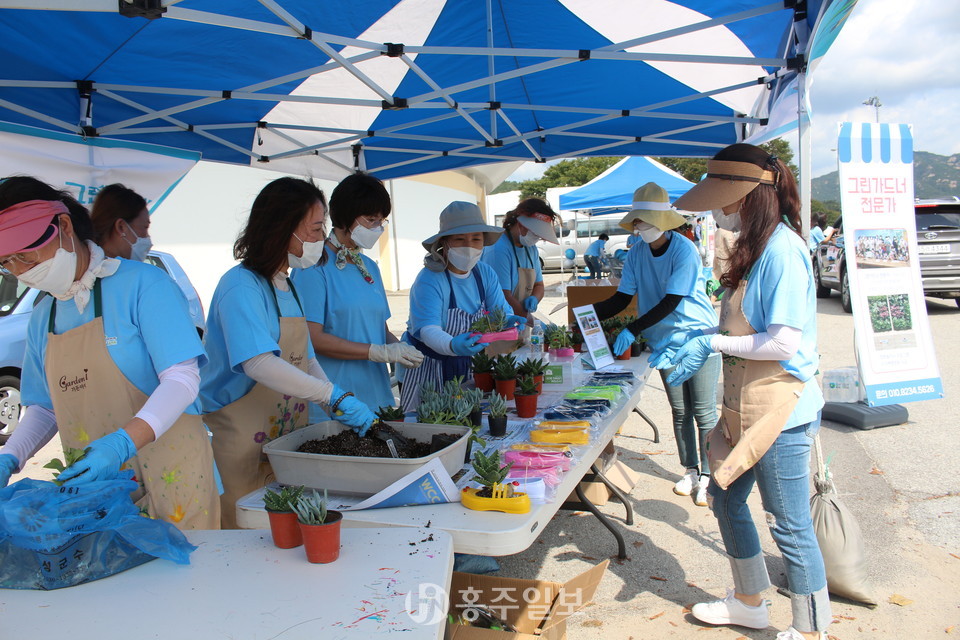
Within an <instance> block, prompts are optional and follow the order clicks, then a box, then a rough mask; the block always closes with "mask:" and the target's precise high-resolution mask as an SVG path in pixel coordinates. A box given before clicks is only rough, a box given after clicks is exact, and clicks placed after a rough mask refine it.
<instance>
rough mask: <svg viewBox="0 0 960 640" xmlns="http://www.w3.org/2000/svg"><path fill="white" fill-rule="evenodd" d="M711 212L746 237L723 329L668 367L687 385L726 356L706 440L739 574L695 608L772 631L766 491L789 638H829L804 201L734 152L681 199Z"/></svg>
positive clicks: (758, 161) (763, 156) (713, 164)
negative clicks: (814, 471) (813, 465)
mask: <svg viewBox="0 0 960 640" xmlns="http://www.w3.org/2000/svg"><path fill="white" fill-rule="evenodd" d="M676 204H677V206H680V207H683V208H684V209H687V210H696V211H707V210H712V211H713V212H714V217H716V218H717V220H718V222H719V223H721V224H722V225H726V226H727V227H729V228H730V229H731V230H733V231H739V232H740V236H739V238H737V241H736V244H735V245H734V247H733V252H732V254H731V256H730V261H729V263H728V265H727V269H726V272H725V273H723V274H721V276H720V281H721V282H722V283H723V285H724V286H725V287H727V288H728V290H729V291H728V293H727V294H725V295H724V296H723V303H722V307H721V310H720V323H719V326H718V327H717V328H716V329H715V330H713V331H711V332H708V334H707V335H703V336H699V337H696V338H694V339H693V340H691V341H689V342H688V343H687V344H685V345H683V347H681V348H680V349H679V350H678V351H677V353H676V354H675V355H674V356H673V357H672V358H670V359H669V362H666V363H663V364H662V366H671V367H675V372H674V374H672V375H671V376H669V377H668V379H667V382H668V384H680V383H681V382H682V381H683V380H684V379H685V378H686V376H688V375H690V374H691V373H693V372H695V371H697V369H698V368H699V367H700V365H701V363H703V362H704V361H706V360H708V359H709V358H711V357H715V355H716V354H717V353H722V354H723V383H724V389H723V405H722V410H721V414H720V421H719V422H718V424H717V426H716V428H714V429H713V430H712V431H711V432H710V434H709V436H708V439H707V442H708V445H709V446H708V449H709V457H710V466H711V469H712V471H713V481H712V482H711V484H710V487H709V490H708V493H709V495H710V497H711V498H712V501H713V511H714V514H715V515H716V516H717V523H718V525H719V528H720V534H721V536H722V538H723V542H724V546H725V548H726V552H727V555H728V557H729V559H730V565H731V569H732V571H733V583H734V588H733V590H731V591H730V592H729V593H728V595H727V597H726V598H724V599H723V600H718V601H715V602H709V603H701V604H697V605H695V606H694V607H693V615H694V616H695V617H696V618H697V619H699V620H701V621H703V622H707V623H709V624H730V625H738V626H746V627H752V628H756V629H762V628H765V627H766V626H767V625H768V624H769V618H768V614H767V606H766V605H768V604H769V602H767V601H764V600H763V597H762V595H761V594H762V592H763V591H764V590H765V589H767V588H768V587H769V586H770V580H769V577H768V576H767V568H766V563H765V561H764V557H763V551H762V550H761V548H760V540H759V537H758V535H757V530H756V527H755V525H754V523H753V519H752V517H751V515H750V508H749V507H748V506H747V498H748V497H749V495H750V493H751V492H752V490H753V486H754V485H755V484H756V485H758V486H759V487H760V492H761V495H762V496H763V507H764V510H766V511H767V512H768V521H769V522H771V523H773V524H772V525H771V526H770V533H771V535H772V537H773V540H774V542H776V544H777V547H778V548H779V549H780V551H781V554H782V555H783V561H784V567H785V569H786V571H785V573H786V576H787V587H788V589H789V591H790V604H791V608H792V610H793V624H792V626H791V627H790V628H789V629H787V630H786V631H783V632H781V633H780V634H778V636H777V638H778V639H779V640H802V639H809V640H813V639H823V638H825V637H826V634H825V633H824V630H825V629H826V628H827V625H829V624H830V622H831V615H830V598H829V596H828V594H827V581H826V573H825V571H824V564H823V557H822V555H821V553H820V548H819V546H818V544H817V538H816V535H815V534H814V530H813V523H812V521H811V518H810V505H809V502H808V500H809V477H808V476H809V470H810V445H811V443H812V442H813V438H814V437H815V435H816V433H817V430H818V429H819V428H820V410H821V408H822V407H823V395H822V394H821V392H820V387H819V385H818V384H817V381H816V378H815V377H814V374H815V373H816V371H817V367H818V363H819V356H818V354H817V350H816V344H817V304H816V302H817V300H816V287H815V286H814V280H813V273H812V269H811V264H810V256H809V253H808V250H807V244H806V241H805V240H804V239H803V237H802V236H801V234H800V197H799V194H798V192H797V185H796V181H795V179H794V177H793V174H792V173H791V172H790V170H789V169H788V168H787V166H786V165H785V164H784V163H783V162H782V161H781V160H779V159H778V158H776V157H775V156H772V155H770V154H769V153H768V152H767V151H765V150H763V149H761V148H759V147H755V146H753V145H749V144H735V145H731V146H729V147H727V148H725V149H723V150H722V151H720V152H719V153H718V154H717V155H716V156H714V158H713V159H712V160H711V161H710V162H709V163H708V165H707V177H706V178H705V179H704V180H703V181H701V182H700V183H699V184H697V185H696V186H694V187H693V188H692V189H691V190H690V191H689V192H687V194H686V195H684V196H683V197H681V198H680V199H679V200H678V201H677V203H676Z"/></svg>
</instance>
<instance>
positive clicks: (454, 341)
mask: <svg viewBox="0 0 960 640" xmlns="http://www.w3.org/2000/svg"><path fill="white" fill-rule="evenodd" d="M501 233H503V229H500V228H499V227H494V226H491V225H488V224H486V222H485V221H484V219H483V214H482V213H481V212H480V208H479V207H478V206H477V205H475V204H473V203H470V202H451V203H450V204H449V205H447V206H446V208H444V210H443V211H442V212H440V230H439V231H438V232H437V233H435V234H434V235H432V236H430V237H429V238H427V239H426V240H424V241H423V248H424V249H426V250H427V256H426V258H424V267H423V269H422V270H421V271H420V274H419V275H418V276H417V279H416V281H415V282H414V283H413V286H412V287H410V319H409V321H408V323H407V333H406V334H405V336H404V339H405V340H407V341H408V342H410V344H412V345H413V346H414V347H416V348H417V350H418V351H420V352H421V353H423V354H424V356H425V357H424V361H423V364H422V365H420V366H419V367H418V368H416V369H412V370H410V371H407V372H406V373H405V375H404V379H403V385H402V388H401V390H400V405H401V407H403V409H404V410H406V411H409V410H412V409H416V407H417V405H418V404H419V402H420V389H421V388H422V387H424V386H426V387H428V388H433V389H439V388H440V387H441V385H442V384H443V383H444V382H446V381H447V380H450V379H452V378H453V377H455V376H465V375H467V374H468V373H469V371H470V359H471V358H472V357H473V356H474V355H475V354H476V353H479V352H480V351H482V350H483V348H484V346H485V345H483V344H480V343H479V342H478V341H479V339H480V334H478V333H475V332H472V331H471V330H470V326H471V325H472V324H473V323H474V322H475V321H476V320H477V319H479V318H480V317H482V316H483V315H484V314H486V313H488V312H490V311H493V310H495V309H502V310H503V311H504V313H506V314H507V325H508V327H509V326H517V325H522V324H523V323H524V320H523V318H521V317H519V316H515V315H512V309H511V308H510V305H509V304H507V301H506V299H505V298H504V297H503V291H502V290H501V289H500V280H499V279H498V278H497V275H496V273H494V271H493V269H491V268H490V266H489V265H487V264H484V263H482V262H479V260H480V256H481V254H482V253H483V248H484V247H487V246H490V245H491V244H493V243H494V242H496V241H497V238H499V237H500V234H501Z"/></svg>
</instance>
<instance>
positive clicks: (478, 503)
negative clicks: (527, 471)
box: [460, 450, 530, 513]
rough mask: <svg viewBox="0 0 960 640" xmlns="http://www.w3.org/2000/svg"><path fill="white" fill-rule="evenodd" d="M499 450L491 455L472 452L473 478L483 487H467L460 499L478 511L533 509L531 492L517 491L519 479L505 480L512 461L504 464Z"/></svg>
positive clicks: (467, 506)
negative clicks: (508, 481)
mask: <svg viewBox="0 0 960 640" xmlns="http://www.w3.org/2000/svg"><path fill="white" fill-rule="evenodd" d="M501 465H502V462H501V458H500V451H499V450H497V451H494V452H493V453H491V454H490V455H489V456H485V455H483V452H482V451H477V453H476V455H474V456H473V470H474V471H475V472H476V475H475V476H473V480H474V481H476V482H479V483H480V484H481V485H483V487H482V488H480V489H476V488H473V487H464V488H463V492H462V493H461V494H460V501H461V502H462V503H463V506H465V507H466V508H467V509H473V510H475V511H503V512H504V513H527V512H529V511H530V496H528V495H527V494H526V493H521V492H519V491H516V490H515V489H514V487H517V486H519V485H520V483H519V482H510V483H504V482H503V481H504V479H505V478H506V477H507V474H508V473H510V468H511V467H512V466H513V463H512V462H511V463H509V464H507V465H506V466H501Z"/></svg>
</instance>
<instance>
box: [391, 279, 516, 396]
mask: <svg viewBox="0 0 960 640" xmlns="http://www.w3.org/2000/svg"><path fill="white" fill-rule="evenodd" d="M444 273H445V274H446V276H447V284H448V285H449V286H450V297H449V299H448V301H447V315H446V317H445V318H444V323H443V330H444V331H446V332H447V333H449V334H450V335H451V336H458V335H460V334H461V333H466V332H468V331H470V326H471V325H472V324H473V323H474V322H476V321H477V320H479V319H480V318H482V317H483V316H484V315H486V313H487V306H486V302H487V301H486V298H485V297H484V295H483V291H484V289H483V281H482V280H481V279H480V274H479V273H478V270H477V269H473V278H474V280H475V281H476V283H477V291H479V292H480V308H479V309H477V312H476V313H467V312H466V311H464V310H463V309H460V308H458V307H457V299H456V297H455V296H454V295H453V282H452V281H451V280H450V272H449V271H445V272H444ZM407 340H409V341H410V344H412V345H413V346H414V347H415V348H416V349H417V350H418V351H420V353H422V354H423V356H424V357H423V363H422V364H421V365H420V366H419V367H417V368H416V369H409V370H407V373H406V375H405V376H404V378H403V388H402V389H401V390H400V406H401V407H402V408H403V410H404V411H413V410H415V409H416V408H417V407H418V406H419V405H420V388H421V386H423V385H426V386H427V388H430V389H437V390H439V389H440V388H441V387H442V386H443V383H444V382H446V381H447V380H451V379H452V378H454V377H456V376H463V377H467V376H468V375H469V374H470V369H471V366H472V360H473V359H472V358H471V357H470V356H458V355H452V356H448V355H445V354H442V353H437V352H436V351H434V350H433V349H431V348H430V347H428V346H427V345H426V343H424V342H423V341H421V340H419V339H417V338H414V337H413V336H412V335H409V334H408V335H407ZM510 342H511V343H512V341H510Z"/></svg>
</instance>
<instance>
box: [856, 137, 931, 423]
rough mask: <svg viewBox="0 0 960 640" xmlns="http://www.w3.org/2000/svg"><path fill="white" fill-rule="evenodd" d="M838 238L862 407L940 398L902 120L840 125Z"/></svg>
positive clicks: (909, 154)
mask: <svg viewBox="0 0 960 640" xmlns="http://www.w3.org/2000/svg"><path fill="white" fill-rule="evenodd" d="M837 153H838V156H839V162H840V205H841V209H842V211H843V226H842V239H841V240H838V243H840V242H842V243H843V250H844V255H845V257H846V258H845V264H846V270H847V277H848V282H849V287H850V295H851V303H852V306H853V321H854V328H855V336H856V350H857V357H858V360H859V363H860V376H861V378H862V379H863V385H864V390H865V392H866V396H867V404H869V405H885V404H895V403H902V402H912V401H916V400H929V399H932V398H942V397H943V383H942V381H941V380H940V370H939V368H938V366H937V358H936V355H935V354H934V349H933V338H932V336H931V334H930V324H929V321H928V319H927V306H926V301H925V299H924V295H923V283H922V281H921V278H920V259H919V253H918V249H917V227H916V220H915V217H914V216H915V213H914V199H913V135H912V128H911V126H910V125H907V124H886V123H882V124H881V123H852V122H844V123H842V124H841V125H840V138H839V141H838V145H837Z"/></svg>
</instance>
